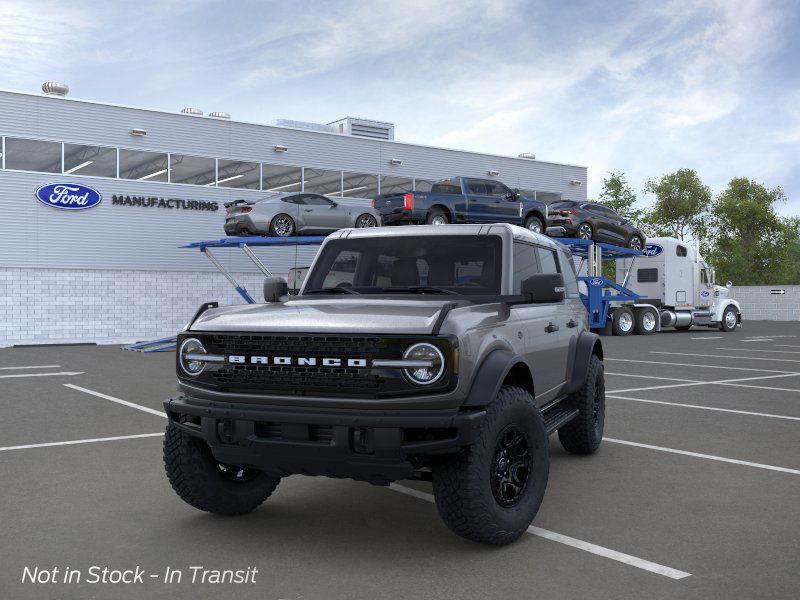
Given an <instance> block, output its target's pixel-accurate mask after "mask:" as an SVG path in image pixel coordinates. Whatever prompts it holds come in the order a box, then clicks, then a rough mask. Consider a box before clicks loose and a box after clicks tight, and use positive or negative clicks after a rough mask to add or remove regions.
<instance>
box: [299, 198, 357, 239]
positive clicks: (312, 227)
mask: <svg viewBox="0 0 800 600" xmlns="http://www.w3.org/2000/svg"><path fill="white" fill-rule="evenodd" d="M300 216H301V219H302V221H303V225H304V227H303V229H302V230H301V231H305V232H313V231H318V232H322V233H326V232H330V231H336V230H337V229H342V228H343V227H346V226H347V222H346V221H347V215H346V213H345V211H344V209H343V207H342V205H341V204H339V203H338V202H335V201H333V200H331V199H329V198H326V197H325V196H318V195H316V194H309V195H307V196H306V197H305V198H304V204H303V205H302V206H301V207H300Z"/></svg>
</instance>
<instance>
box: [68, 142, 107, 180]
mask: <svg viewBox="0 0 800 600" xmlns="http://www.w3.org/2000/svg"><path fill="white" fill-rule="evenodd" d="M64 174H65V175H71V174H75V175H91V176H94V177H116V176H117V149H116V148H105V147H103V146H82V145H79V144H64Z"/></svg>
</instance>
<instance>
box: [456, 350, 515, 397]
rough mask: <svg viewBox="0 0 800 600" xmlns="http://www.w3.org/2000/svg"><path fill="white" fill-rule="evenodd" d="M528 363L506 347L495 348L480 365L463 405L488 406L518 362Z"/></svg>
mask: <svg viewBox="0 0 800 600" xmlns="http://www.w3.org/2000/svg"><path fill="white" fill-rule="evenodd" d="M519 363H522V364H524V365H525V368H526V369H527V368H528V365H527V364H526V363H525V360H524V359H523V358H522V357H521V356H519V355H518V354H514V353H512V352H510V351H509V350H506V349H504V348H495V349H494V350H492V351H491V352H489V354H488V355H487V356H486V358H484V359H483V361H482V362H481V363H480V366H479V367H478V369H477V371H476V373H475V377H473V378H472V386H471V387H470V389H469V393H468V394H467V398H466V399H465V400H464V403H463V404H462V406H486V405H488V404H491V403H492V402H494V399H495V398H496V397H497V393H498V392H499V391H500V386H502V385H503V381H504V380H505V378H506V375H508V372H509V371H510V370H511V369H512V368H513V367H514V366H515V365H517V364H519Z"/></svg>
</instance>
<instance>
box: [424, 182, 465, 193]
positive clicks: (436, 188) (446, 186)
mask: <svg viewBox="0 0 800 600" xmlns="http://www.w3.org/2000/svg"><path fill="white" fill-rule="evenodd" d="M431 193H432V194H457V195H460V194H461V186H460V185H458V184H457V183H434V184H433V186H432V187H431Z"/></svg>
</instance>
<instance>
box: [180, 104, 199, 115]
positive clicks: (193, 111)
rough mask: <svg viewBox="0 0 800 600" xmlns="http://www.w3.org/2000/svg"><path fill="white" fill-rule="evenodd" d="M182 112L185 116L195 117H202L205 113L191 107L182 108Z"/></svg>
mask: <svg viewBox="0 0 800 600" xmlns="http://www.w3.org/2000/svg"><path fill="white" fill-rule="evenodd" d="M181 112H182V113H183V114H185V115H194V116H196V117H202V116H203V111H202V110H200V109H199V108H192V107H191V106H187V107H186V108H182V109H181Z"/></svg>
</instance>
